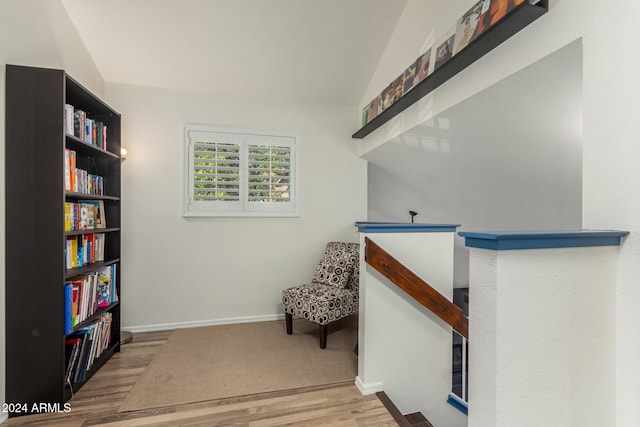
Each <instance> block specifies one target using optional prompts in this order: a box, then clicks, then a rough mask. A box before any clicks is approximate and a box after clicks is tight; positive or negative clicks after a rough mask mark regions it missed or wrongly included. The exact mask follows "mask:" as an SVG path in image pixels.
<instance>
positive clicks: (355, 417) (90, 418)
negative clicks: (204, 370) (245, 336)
mask: <svg viewBox="0 0 640 427" xmlns="http://www.w3.org/2000/svg"><path fill="white" fill-rule="evenodd" d="M170 333H171V331H162V332H145V333H138V334H135V336H134V339H133V342H132V343H130V344H126V345H124V346H123V347H122V352H121V353H119V354H116V355H115V356H114V357H113V358H112V359H111V360H109V361H108V362H107V363H106V365H105V366H104V367H103V368H102V369H101V370H100V371H99V372H98V373H96V374H95V375H94V376H93V378H91V380H90V381H89V382H88V383H87V384H86V385H85V386H84V387H82V389H81V390H80V391H79V392H78V393H76V395H75V396H74V397H73V398H72V399H71V400H70V402H69V403H70V404H71V411H70V412H69V413H56V414H42V415H29V416H24V417H17V418H10V419H9V420H7V421H5V422H4V423H3V424H2V426H3V427H4V426H45V427H53V426H55V427H81V426H109V427H116V426H122V427H124V426H149V427H159V426H249V427H270V426H336V427H337V426H340V427H342V426H345V427H346V426H381V427H383V426H397V425H398V424H397V423H396V422H395V421H394V419H393V417H392V416H391V415H390V414H389V412H388V411H387V409H386V408H385V406H384V405H383V404H382V402H380V400H379V399H378V398H377V397H376V396H375V395H369V396H362V395H361V394H360V392H359V391H358V390H357V388H356V387H355V385H353V384H351V383H349V384H343V385H337V386H336V385H334V386H317V387H309V388H305V389H298V390H287V391H282V392H275V393H265V394H262V395H252V396H243V397H237V398H232V399H221V400H212V401H207V402H198V403H191V404H186V405H176V406H167V407H163V408H156V409H149V410H142V411H133V412H123V413H118V408H119V407H120V405H121V404H122V402H123V401H124V399H125V397H126V396H127V394H128V393H129V390H130V389H131V387H133V385H134V384H135V383H136V381H137V379H138V377H139V376H140V375H141V374H142V372H143V371H144V370H145V368H146V367H147V365H149V363H151V360H152V359H153V356H154V355H155V354H156V352H157V351H158V350H159V349H160V347H161V346H162V344H164V342H165V341H166V339H167V337H168V336H169V335H170Z"/></svg>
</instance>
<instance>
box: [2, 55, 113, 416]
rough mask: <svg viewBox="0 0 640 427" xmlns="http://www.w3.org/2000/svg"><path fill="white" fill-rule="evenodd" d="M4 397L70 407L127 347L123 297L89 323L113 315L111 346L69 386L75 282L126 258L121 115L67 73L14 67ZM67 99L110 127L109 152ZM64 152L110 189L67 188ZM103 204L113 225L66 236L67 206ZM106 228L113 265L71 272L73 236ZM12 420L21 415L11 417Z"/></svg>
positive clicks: (8, 104)
mask: <svg viewBox="0 0 640 427" xmlns="http://www.w3.org/2000/svg"><path fill="white" fill-rule="evenodd" d="M5 84H6V94H5V123H6V125H5V131H6V143H5V150H6V151H5V154H6V155H5V159H6V168H5V174H6V186H5V197H6V221H5V233H6V234H5V235H6V238H5V264H6V269H5V282H6V285H5V287H6V291H5V292H6V294H5V295H6V298H5V300H6V307H5V312H6V323H5V324H6V343H5V344H6V395H5V396H6V400H5V401H6V402H7V403H14V404H20V405H26V407H28V408H31V407H33V405H34V404H43V403H49V404H60V405H61V404H63V403H64V402H66V401H67V400H68V399H69V398H70V397H71V395H72V392H75V391H77V390H78V389H79V388H80V387H82V385H83V384H85V383H86V382H87V380H89V379H90V378H91V376H92V375H93V374H94V373H95V372H97V371H98V370H99V369H100V367H101V366H102V365H104V363H106V361H107V360H108V359H109V358H110V357H111V356H112V355H113V354H114V353H116V352H119V351H120V327H121V323H120V307H121V304H120V301H118V302H115V303H112V304H111V305H110V306H108V307H105V308H100V309H98V311H97V312H96V313H94V314H93V315H92V316H90V317H89V319H87V320H85V321H84V322H82V323H81V324H80V325H78V326H77V327H76V328H75V329H74V330H77V329H78V328H80V327H81V325H84V326H87V325H88V324H89V323H90V321H91V320H96V319H98V318H99V317H100V315H102V314H104V313H107V312H108V313H110V314H111V316H112V320H111V334H110V344H109V347H108V348H107V349H106V350H105V351H104V352H103V353H102V354H101V355H100V356H99V357H98V358H96V359H95V360H94V362H93V366H92V368H91V370H89V371H87V373H86V374H85V379H84V380H83V381H82V382H81V383H78V384H72V386H71V388H70V387H69V386H68V385H66V384H65V372H66V366H65V363H66V362H65V338H66V336H65V333H64V332H65V328H64V324H65V308H64V305H65V302H64V285H65V282H66V281H67V279H69V278H72V277H74V276H77V275H81V274H86V273H91V272H94V271H97V270H98V269H100V268H102V267H105V266H109V265H116V264H117V268H116V274H115V279H116V292H117V294H118V298H121V296H122V292H121V280H120V277H121V263H120V233H121V231H120V217H121V211H120V196H121V174H120V168H121V161H120V148H121V142H120V137H121V135H120V126H121V125H120V114H119V113H117V112H116V111H115V110H113V109H112V108H110V107H109V106H108V105H107V104H105V103H104V102H103V101H101V100H100V99H98V98H97V97H96V96H94V95H93V94H92V93H91V92H90V91H88V90H87V89H85V88H84V87H83V86H82V85H80V84H79V83H78V82H77V81H76V80H74V79H73V78H71V77H70V76H69V75H67V74H66V73H65V72H64V71H63V70H54V69H46V68H35V67H25V66H17V65H7V66H6V82H5ZM65 104H71V105H73V106H74V107H75V108H76V109H81V110H83V111H85V112H86V113H87V117H90V118H91V119H94V120H96V121H100V122H102V123H104V124H105V125H106V126H107V145H106V150H103V149H102V148H98V147H96V146H92V145H89V144H87V143H85V142H84V141H82V140H81V139H80V138H76V137H75V136H72V135H67V134H66V132H65ZM65 149H70V150H74V151H76V155H77V160H76V164H77V166H78V167H79V168H82V169H84V170H86V171H87V172H88V173H90V174H94V175H99V176H102V177H103V181H104V193H105V195H104V196H102V195H93V194H83V193H72V192H66V191H65V183H64V181H65V179H64V174H65ZM83 199H87V200H103V201H104V205H105V217H106V222H107V227H108V228H103V229H93V230H81V231H80V230H78V231H72V232H70V231H69V232H65V230H64V204H65V202H76V201H77V200H83ZM87 233H105V258H106V259H107V260H106V261H103V262H97V263H93V264H90V265H85V266H83V267H82V268H77V269H73V270H66V268H65V253H64V252H65V242H66V238H67V236H73V235H81V234H87ZM9 415H10V416H15V415H22V414H9Z"/></svg>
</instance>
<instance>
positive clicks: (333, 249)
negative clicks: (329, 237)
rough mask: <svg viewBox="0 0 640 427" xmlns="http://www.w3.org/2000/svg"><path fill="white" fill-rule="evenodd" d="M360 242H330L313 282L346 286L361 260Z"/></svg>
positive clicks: (340, 286) (338, 286)
mask: <svg viewBox="0 0 640 427" xmlns="http://www.w3.org/2000/svg"><path fill="white" fill-rule="evenodd" d="M359 256H360V248H359V245H358V243H344V242H329V243H328V244H327V248H326V249H325V251H324V254H323V255H322V259H321V260H320V262H319V263H318V266H317V267H316V271H315V273H314V274H313V279H311V281H312V282H313V283H321V284H324V285H331V286H335V287H337V288H344V287H346V286H347V285H348V284H349V283H350V280H351V278H352V276H353V271H354V269H355V268H356V266H357V264H358V262H359Z"/></svg>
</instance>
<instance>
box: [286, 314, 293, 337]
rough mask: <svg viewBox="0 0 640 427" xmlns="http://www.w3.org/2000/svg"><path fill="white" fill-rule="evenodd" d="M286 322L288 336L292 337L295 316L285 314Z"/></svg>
mask: <svg viewBox="0 0 640 427" xmlns="http://www.w3.org/2000/svg"><path fill="white" fill-rule="evenodd" d="M284 321H285V323H286V324H287V334H288V335H291V334H292V333H293V314H291V313H285V314H284Z"/></svg>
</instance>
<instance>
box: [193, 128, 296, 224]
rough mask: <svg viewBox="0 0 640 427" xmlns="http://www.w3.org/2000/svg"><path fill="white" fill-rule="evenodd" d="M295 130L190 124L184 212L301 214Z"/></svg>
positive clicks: (261, 214)
mask: <svg viewBox="0 0 640 427" xmlns="http://www.w3.org/2000/svg"><path fill="white" fill-rule="evenodd" d="M297 145H298V138H297V137H296V136H295V135H289V134H280V133H278V134H276V133H271V132H260V131H246V130H243V131H234V130H229V129H220V128H213V127H208V126H196V125H186V126H185V147H186V153H185V154H186V156H185V157H186V161H187V165H186V169H187V179H186V197H185V210H184V215H185V216H297V214H298V212H297V204H296V196H297V188H296V152H297Z"/></svg>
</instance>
